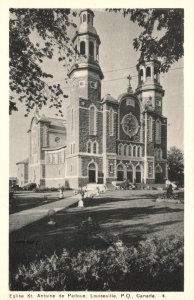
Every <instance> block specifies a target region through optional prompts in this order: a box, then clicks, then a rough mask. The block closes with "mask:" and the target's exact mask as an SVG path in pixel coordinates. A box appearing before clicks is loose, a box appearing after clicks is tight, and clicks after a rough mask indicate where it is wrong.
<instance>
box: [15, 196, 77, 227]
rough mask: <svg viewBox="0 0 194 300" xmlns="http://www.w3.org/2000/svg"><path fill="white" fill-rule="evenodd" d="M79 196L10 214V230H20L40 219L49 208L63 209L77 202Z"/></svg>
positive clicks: (45, 214)
mask: <svg viewBox="0 0 194 300" xmlns="http://www.w3.org/2000/svg"><path fill="white" fill-rule="evenodd" d="M77 201H78V197H77V195H76V196H72V197H68V198H65V199H62V200H57V201H56V202H52V203H48V204H44V205H42V206H38V207H34V208H31V209H27V210H23V211H20V212H18V213H15V214H11V215H10V216H9V232H12V231H15V230H18V229H20V228H22V227H24V226H26V225H28V224H30V223H33V222H35V221H38V220H40V219H42V218H44V217H46V216H47V214H48V211H49V209H54V210H55V211H56V212H57V211H60V210H63V209H64V208H66V207H69V206H70V205H72V204H74V203H76V202H77Z"/></svg>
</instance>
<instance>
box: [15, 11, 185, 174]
mask: <svg viewBox="0 0 194 300" xmlns="http://www.w3.org/2000/svg"><path fill="white" fill-rule="evenodd" d="M94 13H95V18H94V26H95V28H96V30H97V33H98V34H99V36H100V39H101V45H100V53H99V56H100V66H101V69H102V71H103V73H104V76H105V78H104V80H103V81H102V97H103V96H104V95H105V94H106V93H110V94H111V95H112V96H113V97H114V98H117V97H118V96H119V95H120V94H121V93H123V92H125V91H126V89H127V85H128V80H127V76H128V75H129V74H130V75H131V76H132V87H133V90H135V88H136V87H137V71H136V64H137V60H138V57H139V53H138V52H136V51H135V50H134V49H133V45H132V42H133V38H134V37H137V35H138V34H139V32H140V30H141V28H140V27H138V26H137V25H136V24H133V23H131V22H129V20H128V19H125V18H123V16H122V15H120V14H115V13H108V12H105V11H104V10H103V11H102V10H97V11H96V10H94ZM44 67H45V70H47V71H48V72H49V70H51V71H52V72H54V73H55V77H54V78H53V79H51V80H53V81H56V83H57V81H58V83H60V84H61V85H62V88H63V89H64V91H65V92H66V93H67V94H68V93H69V87H68V85H66V84H65V80H64V78H65V70H64V69H63V68H62V67H61V65H59V63H58V62H57V60H55V59H53V61H52V62H51V61H50V60H49V64H45V65H44ZM63 80H64V81H63ZM161 85H162V86H163V88H164V90H165V96H164V98H163V115H164V116H166V117H167V118H168V149H169V148H170V147H171V146H177V147H179V148H181V149H182V150H183V131H184V130H183V114H184V112H183V103H184V101H183V60H182V59H181V60H180V61H179V62H178V63H176V64H174V65H172V67H171V69H170V70H169V72H168V73H165V74H161ZM64 101H66V100H64ZM18 108H19V111H18V112H14V113H13V115H12V116H10V176H16V162H17V161H20V160H22V159H24V158H27V157H28V153H29V137H28V134H27V130H28V128H29V124H30V120H31V117H32V114H33V112H32V113H31V114H30V115H29V117H27V118H25V117H24V114H25V107H24V105H22V104H20V105H18ZM41 113H44V114H45V115H48V116H55V113H56V111H52V110H50V109H48V108H44V109H43V110H42V111H41V112H40V114H41ZM64 114H65V112H64Z"/></svg>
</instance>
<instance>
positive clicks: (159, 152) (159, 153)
mask: <svg viewBox="0 0 194 300" xmlns="http://www.w3.org/2000/svg"><path fill="white" fill-rule="evenodd" d="M158 158H159V159H162V149H161V148H160V149H159V150H158Z"/></svg>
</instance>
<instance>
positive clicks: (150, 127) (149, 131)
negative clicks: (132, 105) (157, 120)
mask: <svg viewBox="0 0 194 300" xmlns="http://www.w3.org/2000/svg"><path fill="white" fill-rule="evenodd" d="M148 141H149V142H152V117H151V116H150V117H149V118H148Z"/></svg>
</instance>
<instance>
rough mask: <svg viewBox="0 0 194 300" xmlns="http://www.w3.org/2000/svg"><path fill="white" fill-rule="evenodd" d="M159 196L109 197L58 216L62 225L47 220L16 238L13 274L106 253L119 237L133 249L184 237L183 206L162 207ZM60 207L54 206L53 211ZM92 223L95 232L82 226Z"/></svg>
mask: <svg viewBox="0 0 194 300" xmlns="http://www.w3.org/2000/svg"><path fill="white" fill-rule="evenodd" d="M158 193H159V192H158V191H108V192H107V193H106V194H103V195H102V196H101V197H99V198H96V199H92V200H86V201H85V207H84V208H83V209H80V208H77V205H72V207H69V208H68V209H65V210H63V211H59V212H58V213H57V214H56V222H57V225H56V226H55V227H52V226H50V225H48V224H47V223H48V219H47V218H44V219H42V220H40V221H37V222H34V223H32V224H30V225H28V226H26V227H23V228H22V229H19V230H17V231H14V232H12V233H11V234H10V247H9V249H10V273H11V274H12V273H13V272H14V271H15V270H16V268H17V266H18V265H19V264H23V263H24V264H28V263H29V262H32V261H33V260H35V259H36V258H40V257H44V255H51V254H53V252H54V251H55V252H56V253H61V251H62V249H63V248H66V249H68V250H70V251H75V252H77V251H79V250H80V249H86V248H95V249H103V248H106V247H107V246H108V244H109V243H110V242H111V241H110V240H109V239H108V238H107V236H109V235H110V234H111V235H116V236H119V238H120V239H121V240H122V241H123V242H124V243H125V244H126V245H128V246H130V245H132V244H134V243H136V242H138V241H140V240H142V239H145V238H147V237H153V236H159V237H161V238H165V237H167V236H171V235H174V234H177V235H180V236H183V217H184V212H183V209H184V208H183V204H170V203H164V202H163V203H156V202H155V199H156V197H157V194H158ZM53 207H54V205H53ZM88 217H91V218H92V220H93V223H95V224H96V227H95V229H94V231H93V232H91V231H90V232H88V231H87V230H82V229H81V228H80V224H82V222H83V221H85V220H87V219H88Z"/></svg>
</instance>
